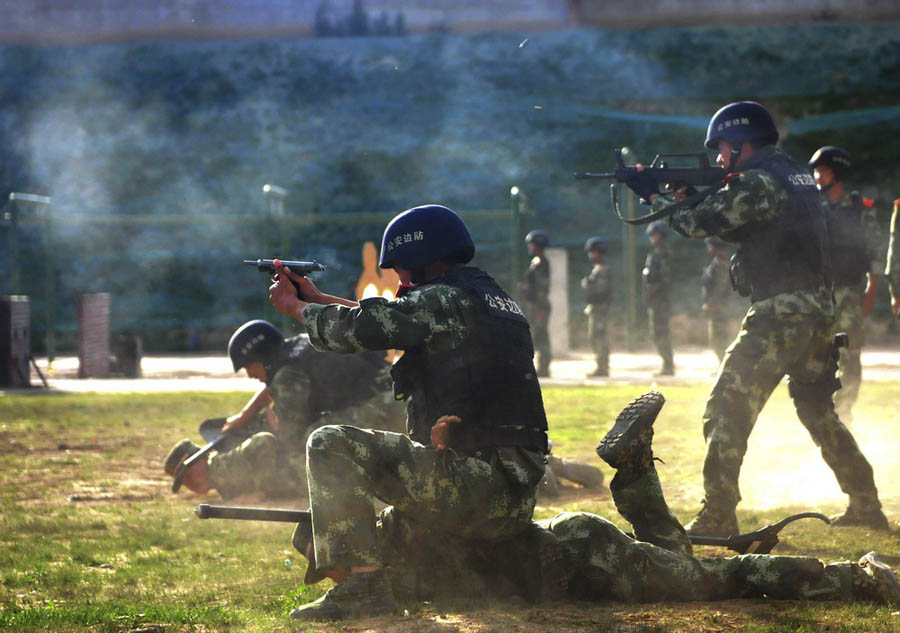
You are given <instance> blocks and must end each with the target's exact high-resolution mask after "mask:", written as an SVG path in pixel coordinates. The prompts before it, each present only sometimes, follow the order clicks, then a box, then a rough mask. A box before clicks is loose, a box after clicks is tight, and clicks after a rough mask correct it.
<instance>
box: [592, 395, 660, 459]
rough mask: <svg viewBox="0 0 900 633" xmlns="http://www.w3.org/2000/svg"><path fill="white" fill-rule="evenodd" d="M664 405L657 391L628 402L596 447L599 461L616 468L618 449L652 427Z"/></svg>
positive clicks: (619, 457)
mask: <svg viewBox="0 0 900 633" xmlns="http://www.w3.org/2000/svg"><path fill="white" fill-rule="evenodd" d="M665 403H666V399H665V397H663V395H662V394H661V393H660V392H658V391H650V392H648V393H645V394H644V395H642V396H640V397H638V398H635V399H634V400H632V401H631V402H629V403H628V405H627V406H626V407H625V408H624V409H622V412H621V413H619V415H618V416H617V417H616V421H615V424H613V427H612V428H611V429H610V430H609V431H608V432H607V434H606V435H604V436H603V439H602V440H601V441H600V444H599V445H598V446H597V455H599V456H600V459H602V460H603V461H605V462H606V463H607V464H609V465H610V466H612V467H613V468H618V467H619V461H620V459H621V457H622V456H621V455H620V454H619V452H620V448H621V447H622V446H627V445H628V444H629V443H630V442H629V441H630V440H631V438H633V437H634V436H635V435H637V434H638V433H640V432H642V431H643V430H644V429H646V428H648V427H651V426H653V423H654V422H655V421H656V417H657V416H658V415H659V412H660V410H661V409H662V407H663V405H664V404H665Z"/></svg>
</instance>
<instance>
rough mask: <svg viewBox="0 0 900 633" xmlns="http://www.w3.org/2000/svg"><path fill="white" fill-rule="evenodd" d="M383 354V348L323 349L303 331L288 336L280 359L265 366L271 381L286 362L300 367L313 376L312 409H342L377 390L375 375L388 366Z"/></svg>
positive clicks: (364, 399) (311, 385)
mask: <svg viewBox="0 0 900 633" xmlns="http://www.w3.org/2000/svg"><path fill="white" fill-rule="evenodd" d="M384 356H385V353H384V352H366V353H365V354H338V353H337V352H320V351H319V350H317V349H316V348H315V347H313V346H312V345H310V343H309V339H308V338H307V337H306V336H305V335H302V334H301V335H299V336H294V337H292V338H289V339H285V341H284V345H283V346H282V348H281V354H280V355H279V358H278V360H276V361H275V362H274V363H273V364H272V365H271V366H267V367H266V369H267V375H268V376H269V377H270V381H271V380H272V379H274V377H275V374H276V373H277V372H278V370H279V369H281V368H282V367H284V366H285V365H291V366H294V367H297V368H298V369H300V371H302V372H303V373H305V374H306V375H307V376H308V377H309V380H310V394H309V403H310V409H311V411H312V412H319V411H339V410H341V409H344V408H347V407H352V406H354V405H357V404H360V403H361V402H365V401H366V400H368V399H369V398H371V397H372V396H373V395H374V394H375V391H377V390H378V389H379V387H378V386H377V385H376V378H377V377H378V375H379V373H381V372H382V371H384V370H385V369H386V368H387V366H388V362H387V361H386V360H384ZM270 367H271V369H270Z"/></svg>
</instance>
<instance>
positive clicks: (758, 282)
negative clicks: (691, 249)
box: [731, 151, 830, 302]
mask: <svg viewBox="0 0 900 633" xmlns="http://www.w3.org/2000/svg"><path fill="white" fill-rule="evenodd" d="M744 169H745V170H749V169H763V170H765V171H767V172H769V173H770V174H772V175H773V176H774V177H775V179H776V180H777V181H778V182H779V183H781V185H782V186H783V187H784V188H785V189H786V190H787V191H788V193H789V198H788V200H787V202H786V203H785V204H784V207H783V208H782V209H781V213H779V214H778V216H777V217H775V218H773V219H770V220H763V221H754V220H751V221H750V222H747V223H746V224H745V225H743V226H741V227H740V228H738V229H736V230H734V231H732V232H731V235H733V236H734V239H735V241H737V242H738V244H739V247H738V251H737V253H735V255H734V256H733V257H732V279H733V280H735V279H737V278H739V277H740V278H742V279H741V281H740V282H737V283H735V290H737V291H738V292H739V293H740V294H742V295H744V296H747V295H748V294H749V296H750V300H751V301H754V302H756V301H761V300H763V299H768V298H770V297H774V296H775V295H778V294H782V293H785V292H796V291H799V290H811V291H815V290H817V289H819V288H821V287H827V286H828V285H830V279H829V276H828V272H827V270H828V260H827V256H828V255H827V253H828V251H827V243H826V239H827V235H826V233H827V231H826V224H825V218H824V214H823V213H822V210H821V207H820V202H819V190H818V189H816V184H815V181H814V180H813V177H812V176H811V175H810V174H809V172H808V171H807V170H806V169H805V168H804V167H802V166H801V165H800V164H799V163H796V162H795V161H794V160H793V159H791V158H790V157H789V156H788V155H787V154H784V153H782V152H779V151H776V152H774V153H772V154H768V155H764V156H760V157H759V158H755V157H754V158H753V159H751V161H750V162H749V164H747V165H746V166H745V167H744ZM736 269H737V270H739V271H740V273H741V274H740V275H735V270H736Z"/></svg>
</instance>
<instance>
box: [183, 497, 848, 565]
mask: <svg viewBox="0 0 900 633" xmlns="http://www.w3.org/2000/svg"><path fill="white" fill-rule="evenodd" d="M194 513H195V514H196V515H197V516H198V517H200V518H201V519H238V520H242V521H281V522H285V523H308V522H309V521H310V517H311V515H310V513H309V512H304V511H302V510H274V509H273V510H270V509H268V508H241V507H237V506H213V505H209V504H207V503H201V504H200V505H198V506H197V509H196V510H194ZM807 518H812V519H819V520H821V521H824V522H825V523H831V521H829V520H828V517H826V516H825V515H824V514H819V513H818V512H801V513H800V514H793V515H791V516H789V517H786V518H784V519H782V520H781V521H778V522H777V523H772V524H771V525H767V526H765V527H762V528H760V529H758V530H754V531H753V532H747V533H746V534H735V535H733V536H689V537H688V538H690V540H691V544H693V545H710V546H715V547H727V548H728V549H730V550H732V551H733V552H737V553H738V554H746V553H748V552H749V553H751V554H768V553H769V552H771V551H772V548H773V547H775V546H776V545H777V544H778V533H779V532H780V531H781V530H782V529H783V528H784V527H785V526H786V525H788V524H790V523H793V522H794V521H797V520H799V519H807Z"/></svg>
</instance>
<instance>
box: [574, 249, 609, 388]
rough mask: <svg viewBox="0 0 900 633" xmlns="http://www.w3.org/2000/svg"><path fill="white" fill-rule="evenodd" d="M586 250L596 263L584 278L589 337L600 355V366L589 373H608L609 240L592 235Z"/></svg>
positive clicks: (602, 374)
mask: <svg viewBox="0 0 900 633" xmlns="http://www.w3.org/2000/svg"><path fill="white" fill-rule="evenodd" d="M584 252H585V253H587V256H588V259H590V260H591V261H592V262H593V263H594V267H593V268H591V272H590V273H588V275H587V277H585V278H583V279H582V280H581V287H582V288H584V294H585V300H586V303H587V306H586V307H585V309H584V313H585V314H586V315H587V317H588V340H589V341H590V342H591V349H593V350H594V355H595V357H596V359H597V368H596V369H594V371H593V372H592V373H590V374H588V376H589V377H590V376H609V334H608V332H607V329H606V319H607V314H608V313H609V304H610V303H611V301H612V280H611V279H610V275H609V268H608V267H607V266H606V242H604V241H603V240H602V239H601V238H599V237H592V238H590V239H589V240H588V241H587V242H585V243H584Z"/></svg>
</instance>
